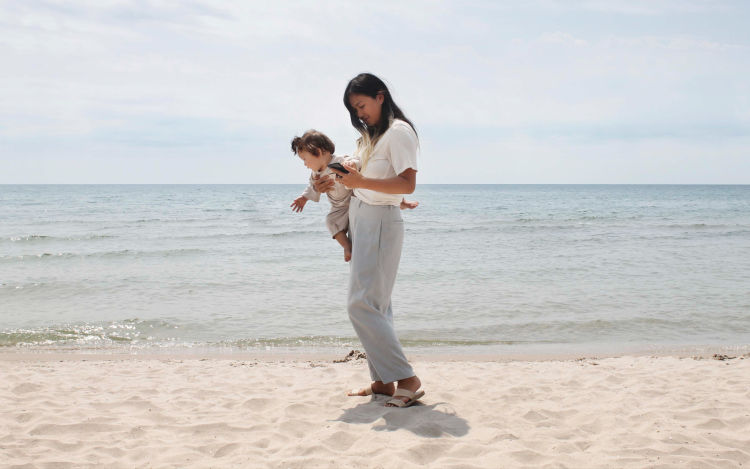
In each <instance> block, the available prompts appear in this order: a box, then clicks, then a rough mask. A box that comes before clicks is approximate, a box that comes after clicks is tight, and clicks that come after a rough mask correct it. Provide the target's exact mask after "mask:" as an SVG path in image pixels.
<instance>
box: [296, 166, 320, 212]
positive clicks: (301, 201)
mask: <svg viewBox="0 0 750 469" xmlns="http://www.w3.org/2000/svg"><path fill="white" fill-rule="evenodd" d="M316 179H317V177H316V176H315V175H314V174H310V182H309V183H308V184H307V187H306V188H305V191H304V192H302V195H300V196H299V197H297V198H296V199H294V202H292V205H290V207H292V210H293V211H295V212H301V211H302V209H303V208H305V204H306V203H307V201H308V200H312V201H313V202H318V201H320V193H319V192H318V191H316V190H315V180H316Z"/></svg>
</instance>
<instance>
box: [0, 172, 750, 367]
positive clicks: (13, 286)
mask: <svg viewBox="0 0 750 469" xmlns="http://www.w3.org/2000/svg"><path fill="white" fill-rule="evenodd" d="M303 187H304V186H303V185H164V186H160V185H86V186H76V185H2V186H0V351H12V350H29V349H31V350H42V351H46V350H56V351H57V350H84V351H91V350H95V351H122V350H128V351H141V350H148V351H154V350H159V351H161V350H166V351H185V350H191V351H194V350H198V349H200V350H222V351H246V350H253V351H288V350H297V351H302V350H305V351H307V350H313V351H321V352H337V351H348V350H349V349H350V348H358V347H361V345H360V344H359V342H358V340H357V338H356V335H355V334H354V332H353V329H352V327H351V324H350V323H349V320H348V317H347V313H346V307H345V305H346V290H347V281H348V273H349V268H348V264H346V263H345V262H344V260H343V251H342V249H341V248H340V247H339V245H338V244H337V243H336V242H335V241H334V240H332V239H331V238H330V235H329V234H328V232H327V231H326V229H325V223H324V217H325V213H326V211H327V209H328V204H327V201H326V200H325V199H323V200H322V201H321V203H319V204H315V203H312V202H310V203H308V204H307V206H306V207H305V210H304V211H303V212H302V213H293V212H292V211H291V209H290V207H289V204H290V203H291V202H292V200H293V199H294V198H295V197H296V196H297V195H298V194H299V193H300V192H301V191H302V189H303ZM411 197H412V198H413V199H416V200H418V201H419V202H420V206H419V207H418V208H417V209H415V210H413V211H407V212H405V213H404V218H405V222H406V223H405V226H406V236H405V243H404V251H403V254H402V260H401V266H400V269H399V276H398V279H397V282H396V288H395V291H394V295H393V306H394V318H395V324H396V329H397V332H398V334H399V337H400V338H401V341H402V343H403V345H404V347H405V348H406V349H407V351H420V352H431V351H440V352H446V351H449V352H474V351H476V352H481V353H486V352H491V353H494V352H497V353H513V352H519V353H526V352H539V351H542V352H566V351H609V352H614V353H617V352H622V351H629V350H644V349H646V350H650V349H658V348H660V347H667V348H669V347H704V346H719V347H725V348H733V347H734V348H740V349H747V348H748V345H749V344H750V186H682V185H680V186H662V185H656V186H645V185H420V186H418V188H417V191H416V192H415V194H413V195H412V196H411Z"/></svg>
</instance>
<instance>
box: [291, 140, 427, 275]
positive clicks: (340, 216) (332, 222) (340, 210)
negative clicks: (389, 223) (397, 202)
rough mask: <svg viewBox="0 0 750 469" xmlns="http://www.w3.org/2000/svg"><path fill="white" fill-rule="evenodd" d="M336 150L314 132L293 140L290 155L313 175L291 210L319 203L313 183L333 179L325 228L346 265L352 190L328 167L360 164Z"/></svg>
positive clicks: (349, 252) (411, 205)
mask: <svg viewBox="0 0 750 469" xmlns="http://www.w3.org/2000/svg"><path fill="white" fill-rule="evenodd" d="M335 150H336V147H335V146H334V144H333V142H332V141H331V139H330V138H328V137H327V136H326V135H325V134H323V133H321V132H318V131H317V130H308V131H307V132H305V133H304V134H303V135H302V136H301V137H294V138H293V139H292V152H293V153H295V154H296V155H297V156H299V157H300V158H301V159H302V161H303V162H304V163H305V166H307V167H308V168H309V169H310V170H312V173H311V174H310V182H309V184H308V186H307V188H306V189H305V191H304V192H303V193H302V195H300V196H299V197H297V198H296V199H294V202H292V205H291V207H292V210H293V211H295V212H301V211H302V209H303V208H304V207H305V204H306V203H307V201H308V200H312V201H315V202H318V201H320V193H319V192H317V191H316V190H315V185H314V183H315V180H316V179H318V178H321V177H331V178H334V182H335V183H334V185H333V189H331V190H330V191H329V192H327V195H328V201H329V202H331V211H330V212H328V215H326V226H327V227H328V231H330V232H331V235H333V239H335V240H336V241H338V243H339V244H340V245H341V247H343V248H344V260H345V261H346V262H349V261H350V260H351V258H352V242H351V240H350V239H349V237H348V236H347V231H348V228H349V199H351V196H352V190H351V189H347V188H346V186H344V185H343V184H341V183H340V182H338V181H336V179H335V173H334V172H333V171H331V169H330V168H329V167H328V165H329V164H331V163H340V164H342V165H343V164H344V163H345V162H347V163H349V164H352V165H354V166H356V167H357V169H359V166H360V162H359V160H358V159H357V158H354V157H347V156H338V155H334V154H333V152H334V151H335ZM418 205H419V202H407V201H406V200H402V201H401V209H402V210H403V209H405V208H410V209H411V208H415V207H417V206H418Z"/></svg>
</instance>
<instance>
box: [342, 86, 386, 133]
mask: <svg viewBox="0 0 750 469" xmlns="http://www.w3.org/2000/svg"><path fill="white" fill-rule="evenodd" d="M383 99H385V98H384V97H383V95H382V94H378V95H376V96H375V97H374V98H371V97H369V96H367V95H366V94H352V95H350V96H349V104H351V106H352V107H353V108H354V110H355V111H357V117H358V118H359V120H361V121H362V122H364V123H365V124H367V125H368V126H370V127H372V126H375V125H378V122H380V111H381V109H382V108H383Z"/></svg>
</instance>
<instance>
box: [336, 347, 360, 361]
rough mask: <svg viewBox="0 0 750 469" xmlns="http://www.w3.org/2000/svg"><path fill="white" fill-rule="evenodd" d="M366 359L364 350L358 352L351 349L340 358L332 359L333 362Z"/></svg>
mask: <svg viewBox="0 0 750 469" xmlns="http://www.w3.org/2000/svg"><path fill="white" fill-rule="evenodd" d="M365 359H367V354H366V353H365V352H360V351H359V350H352V351H351V352H349V355H347V356H345V357H344V358H342V359H341V360H334V361H333V363H346V362H348V361H351V360H365Z"/></svg>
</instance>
